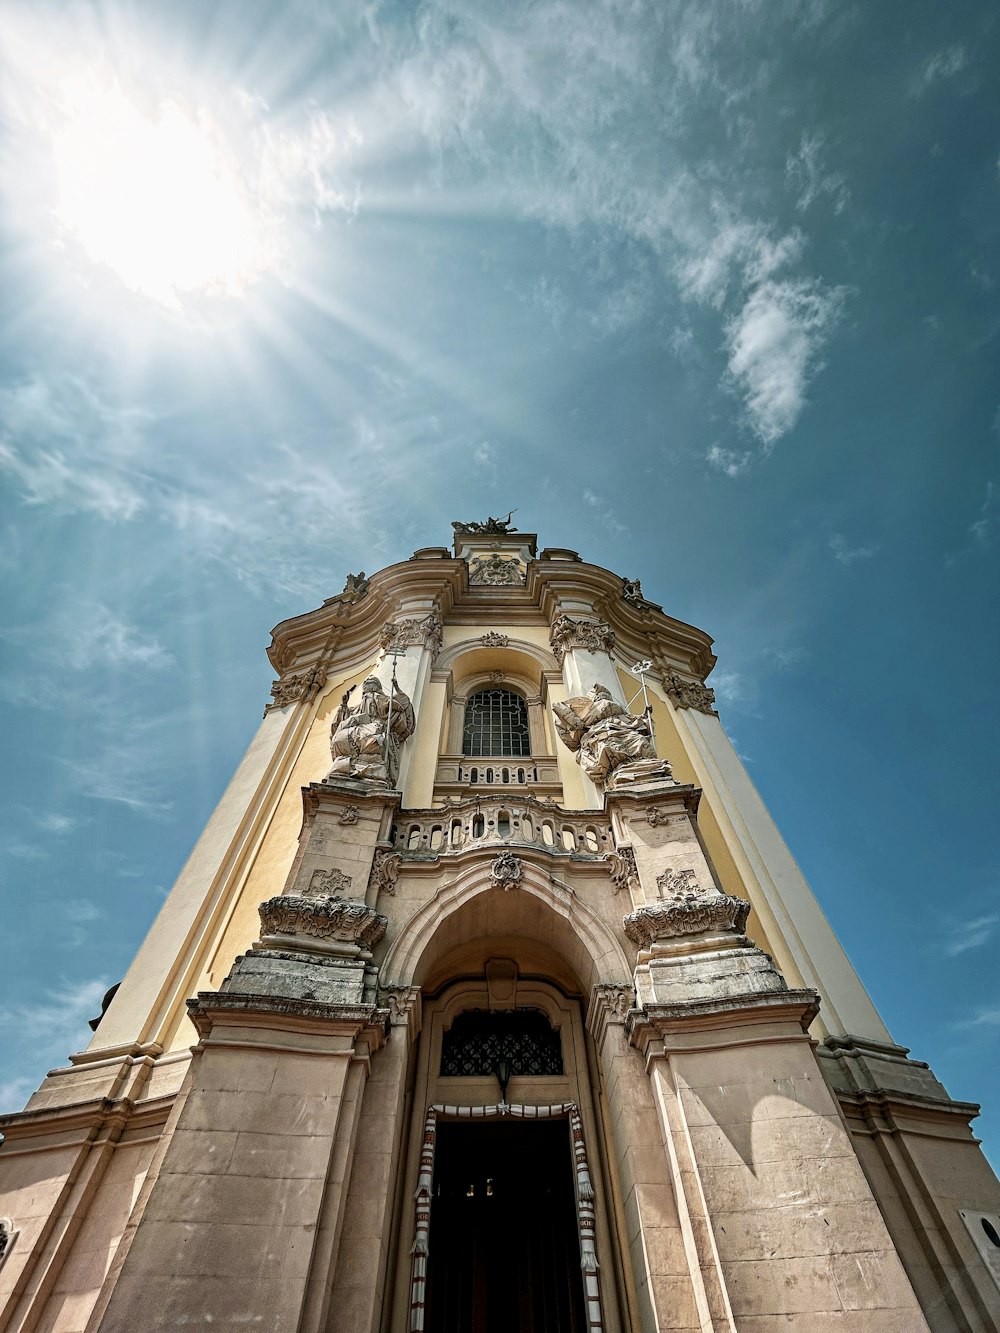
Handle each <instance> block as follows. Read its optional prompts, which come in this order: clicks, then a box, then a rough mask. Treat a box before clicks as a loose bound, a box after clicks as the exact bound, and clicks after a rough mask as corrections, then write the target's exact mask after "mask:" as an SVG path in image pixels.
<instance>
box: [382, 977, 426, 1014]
mask: <svg viewBox="0 0 1000 1333" xmlns="http://www.w3.org/2000/svg"><path fill="white" fill-rule="evenodd" d="M419 995H420V987H419V986H401V985H398V984H396V983H395V982H391V981H388V982H386V983H385V984H384V985H382V984H381V983H380V984H379V988H378V998H379V1004H380V1005H381V1006H382V1008H384V1009H388V1010H389V1020H390V1022H393V1023H395V1022H398V1021H399V1020H400V1019H404V1020H405V1019H406V1018H408V1017H409V1014H410V1010H411V1009H412V1008H413V1006H414V1005H415V1004H416V1002H417V999H418V997H419Z"/></svg>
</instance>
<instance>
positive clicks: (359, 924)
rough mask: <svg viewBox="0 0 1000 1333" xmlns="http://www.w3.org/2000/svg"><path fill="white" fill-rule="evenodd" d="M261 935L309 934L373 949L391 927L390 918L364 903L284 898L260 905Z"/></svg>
mask: <svg viewBox="0 0 1000 1333" xmlns="http://www.w3.org/2000/svg"><path fill="white" fill-rule="evenodd" d="M258 910H259V912H260V928H261V935H309V936H312V938H314V939H319V940H337V941H340V942H341V943H344V944H354V945H357V946H358V948H360V949H370V948H372V947H373V945H376V944H378V942H379V940H380V939H381V938H382V936H383V935H384V934H385V932H386V927H387V926H388V924H389V920H388V918H387V917H384V916H382V915H381V913H380V912H376V911H375V910H374V908H372V907H366V906H365V905H364V903H345V902H342V901H340V900H339V899H337V898H295V897H291V896H288V895H283V896H281V897H278V898H269V899H268V900H267V902H266V903H261V905H260V907H259V909H258Z"/></svg>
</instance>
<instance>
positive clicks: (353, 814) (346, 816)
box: [337, 805, 358, 824]
mask: <svg viewBox="0 0 1000 1333" xmlns="http://www.w3.org/2000/svg"><path fill="white" fill-rule="evenodd" d="M357 822H358V807H357V806H356V805H345V806H344V812H343V814H342V815H341V816H340V818H339V819H338V820H337V823H338V824H356V823H357Z"/></svg>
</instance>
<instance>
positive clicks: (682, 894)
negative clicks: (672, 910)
mask: <svg viewBox="0 0 1000 1333" xmlns="http://www.w3.org/2000/svg"><path fill="white" fill-rule="evenodd" d="M656 887H657V889H658V890H659V893H660V897H661V898H693V897H696V896H697V893H698V878H697V876H696V875H695V872H694V871H693V870H664V872H663V874H662V875H657V877H656Z"/></svg>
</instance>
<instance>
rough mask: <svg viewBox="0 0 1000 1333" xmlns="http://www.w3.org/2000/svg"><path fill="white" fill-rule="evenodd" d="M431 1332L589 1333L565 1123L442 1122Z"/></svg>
mask: <svg viewBox="0 0 1000 1333" xmlns="http://www.w3.org/2000/svg"><path fill="white" fill-rule="evenodd" d="M427 1276H428V1285H427V1321H426V1330H427V1333H511V1330H514V1329H516V1330H518V1333H585V1330H586V1328H587V1324H586V1322H585V1318H584V1293H583V1280H582V1274H581V1269H580V1242H579V1232H578V1225H577V1209H576V1198H575V1194H574V1188H573V1157H572V1148H571V1142H570V1134H569V1126H568V1124H567V1121H566V1120H565V1119H559V1120H521V1119H517V1120H509V1119H503V1120H487V1121H483V1120H478V1121H475V1122H471V1123H470V1122H468V1121H465V1122H462V1121H457V1122H447V1121H441V1122H439V1123H438V1126H437V1145H436V1151H435V1154H434V1178H433V1189H432V1202H431V1217H430V1245H429V1256H428V1273H427Z"/></svg>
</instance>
